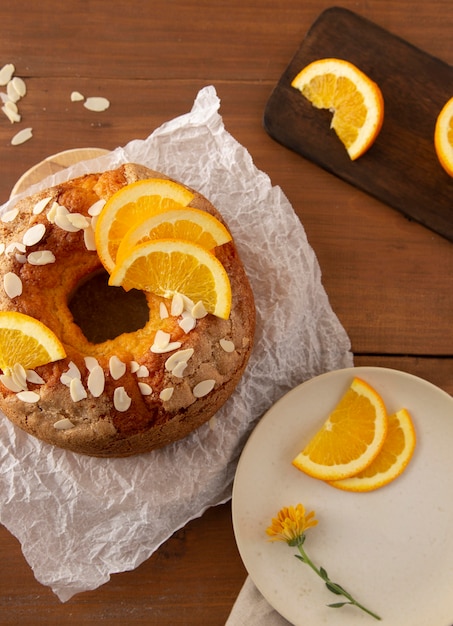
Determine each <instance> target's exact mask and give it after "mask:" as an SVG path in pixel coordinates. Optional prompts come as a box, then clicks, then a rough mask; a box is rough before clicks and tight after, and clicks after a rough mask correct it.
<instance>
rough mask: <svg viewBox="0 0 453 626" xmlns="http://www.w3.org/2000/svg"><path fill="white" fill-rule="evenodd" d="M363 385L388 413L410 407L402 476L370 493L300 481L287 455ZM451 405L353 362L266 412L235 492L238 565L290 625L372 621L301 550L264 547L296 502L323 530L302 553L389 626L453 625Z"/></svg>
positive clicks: (419, 385) (403, 378) (422, 385)
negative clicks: (342, 603)
mask: <svg viewBox="0 0 453 626" xmlns="http://www.w3.org/2000/svg"><path fill="white" fill-rule="evenodd" d="M353 376H359V377H361V378H363V379H364V380H366V381H367V382H368V383H370V384H371V385H372V386H373V387H375V388H376V390H377V391H378V392H379V393H380V394H381V396H382V397H383V399H384V401H385V403H386V406H387V410H388V411H396V410H398V409H400V408H402V407H405V408H407V409H408V411H409V412H410V413H411V416H412V418H413V421H414V426H415V429H416V433H417V446H416V450H415V453H414V456H413V458H412V460H411V462H410V464H409V466H408V467H407V469H406V471H405V472H404V473H403V474H402V475H401V476H400V477H399V478H397V479H396V480H395V481H393V482H392V483H390V484H389V485H387V486H385V487H382V488H381V489H377V490H375V491H372V492H368V493H361V494H356V493H348V492H344V491H340V490H337V489H334V488H333V487H330V486H329V485H327V484H324V483H323V482H322V481H319V480H316V479H314V478H310V477H309V476H306V475H305V474H303V473H302V472H300V471H299V470H297V469H296V468H295V467H294V466H292V464H291V460H292V459H293V458H294V457H295V456H296V454H297V453H298V452H299V451H300V449H301V448H302V447H303V446H304V444H305V442H307V441H308V440H309V439H310V437H311V435H312V434H314V432H316V431H317V430H318V429H319V427H320V425H321V424H322V423H323V421H324V419H325V417H326V416H327V415H328V413H329V412H330V410H331V409H332V408H333V406H335V404H336V403H337V401H338V400H339V399H340V397H341V396H342V394H343V393H344V391H345V389H346V388H347V387H348V386H349V385H350V383H351V381H352V378H353ZM452 448H453V398H452V397H451V396H449V395H448V394H447V393H445V392H444V391H442V390H440V389H438V388H437V387H435V386H434V385H432V384H431V383H428V382H426V381H424V380H422V379H420V378H417V377H416V376H412V375H410V374H406V373H403V372H399V371H395V370H389V369H385V368H374V367H356V368H353V369H344V370H338V371H334V372H330V373H328V374H323V375H321V376H318V377H316V378H314V379H312V380H310V381H308V382H306V383H304V384H302V385H300V386H299V387H296V388H295V389H293V390H292V391H291V392H289V393H288V394H287V395H285V396H284V397H283V398H282V399H281V400H279V401H278V402H277V403H276V404H275V405H274V406H273V407H272V408H271V409H270V410H269V411H268V412H267V413H266V415H265V416H264V417H263V419H262V420H261V422H260V423H259V425H258V426H257V427H256V429H255V430H254V432H253V433H252V435H251V437H250V439H249V441H248V442H247V444H246V446H245V448H244V451H243V453H242V456H241V459H240V461H239V464H238V468H237V473H236V477H235V482H234V487H233V504H232V509H233V525H234V532H235V537H236V541H237V544H238V549H239V552H240V554H241V557H242V559H243V561H244V564H245V567H246V569H247V571H248V573H249V574H250V577H251V578H252V580H253V581H254V583H255V585H256V586H257V588H258V589H259V590H260V591H261V593H262V594H263V595H264V597H265V598H266V599H267V601H268V602H269V603H270V604H271V606H273V607H274V608H275V609H276V610H277V611H278V612H279V613H280V614H281V615H283V616H284V617H285V618H286V619H287V620H289V621H290V622H292V623H293V624H295V625H296V626H299V625H300V626H302V625H304V626H319V625H320V624H326V625H331V626H354V625H363V626H366V625H368V626H369V625H370V624H372V623H378V622H377V621H376V620H374V619H373V618H372V617H370V616H368V615H367V614H366V613H364V612H362V611H360V610H359V609H357V608H356V607H350V606H347V607H343V608H341V609H333V608H329V607H327V606H326V605H327V604H329V603H332V602H336V601H339V600H341V597H339V596H335V595H334V594H332V593H331V592H329V591H328V590H327V589H326V587H325V585H324V584H323V582H322V580H321V579H320V578H319V577H318V576H317V575H316V574H315V573H314V572H313V571H312V570H310V568H309V567H308V566H307V565H305V564H303V563H301V562H300V561H299V560H298V559H296V558H295V557H294V556H293V554H296V553H297V549H296V548H290V547H289V546H288V545H287V544H286V543H284V542H280V541H279V542H274V543H271V542H269V541H268V537H267V535H266V534H265V530H266V528H267V527H268V526H269V525H270V523H271V519H272V517H275V516H276V514H277V512H278V511H279V510H280V508H282V507H283V506H290V505H293V504H294V505H295V504H297V503H299V502H301V503H302V504H303V505H304V506H305V508H306V509H307V510H308V511H310V510H313V509H314V510H315V511H316V517H317V519H318V522H319V523H318V526H316V527H314V528H310V529H309V530H308V531H307V534H306V542H305V549H306V551H307V553H308V554H309V556H310V557H311V558H312V559H313V561H314V562H315V563H317V564H318V565H321V566H323V567H324V568H325V569H326V570H327V572H328V573H329V575H330V578H331V579H332V580H333V581H335V582H337V583H339V584H340V585H342V586H343V587H345V588H346V589H347V590H348V591H349V592H350V593H351V594H352V595H353V596H354V597H355V598H356V599H357V600H358V601H359V602H361V603H362V604H364V605H365V606H367V607H368V608H370V609H371V610H372V611H374V612H376V613H378V614H379V615H380V616H381V617H382V620H383V621H382V623H383V624H385V626H428V625H429V626H451V625H452V624H453V488H452V482H453V453H452Z"/></svg>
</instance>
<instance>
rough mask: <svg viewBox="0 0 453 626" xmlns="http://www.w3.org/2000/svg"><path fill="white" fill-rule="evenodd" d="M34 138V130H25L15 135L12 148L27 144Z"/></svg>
mask: <svg viewBox="0 0 453 626" xmlns="http://www.w3.org/2000/svg"><path fill="white" fill-rule="evenodd" d="M32 137H33V129H32V128H23V129H22V130H20V131H19V132H18V133H16V134H15V135H14V137H13V138H12V139H11V145H12V146H19V145H20V144H21V143H25V142H26V141H28V140H29V139H31V138H32Z"/></svg>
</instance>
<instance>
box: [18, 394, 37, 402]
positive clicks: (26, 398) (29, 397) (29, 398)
mask: <svg viewBox="0 0 453 626" xmlns="http://www.w3.org/2000/svg"><path fill="white" fill-rule="evenodd" d="M16 397H17V398H19V400H22V402H28V403H30V404H33V403H34V402H38V400H39V393H36V391H19V393H17V394H16Z"/></svg>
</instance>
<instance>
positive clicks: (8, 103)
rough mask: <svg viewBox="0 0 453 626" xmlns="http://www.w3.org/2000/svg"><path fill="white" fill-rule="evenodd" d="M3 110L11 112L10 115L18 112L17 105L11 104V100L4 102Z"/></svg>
mask: <svg viewBox="0 0 453 626" xmlns="http://www.w3.org/2000/svg"><path fill="white" fill-rule="evenodd" d="M4 108H5V109H7V110H8V111H11V112H12V113H18V112H19V109H18V108H17V104H16V103H15V102H12V100H7V101H6V102H5V105H4Z"/></svg>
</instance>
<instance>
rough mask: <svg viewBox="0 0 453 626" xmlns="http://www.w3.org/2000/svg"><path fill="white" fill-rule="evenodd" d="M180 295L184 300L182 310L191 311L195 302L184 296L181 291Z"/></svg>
mask: <svg viewBox="0 0 453 626" xmlns="http://www.w3.org/2000/svg"><path fill="white" fill-rule="evenodd" d="M181 296H182V299H183V300H184V310H185V311H189V312H190V311H192V309H193V307H194V304H195V302H194V301H193V300H191V299H190V298H189V297H188V296H185V295H184V294H183V293H182V294H181Z"/></svg>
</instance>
